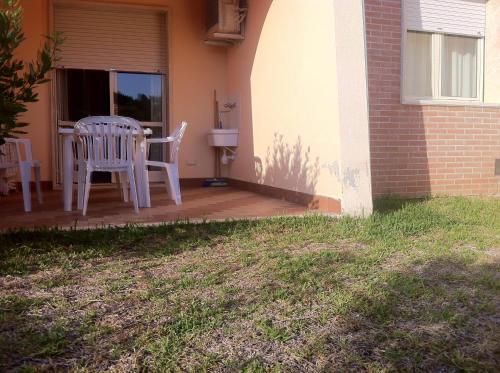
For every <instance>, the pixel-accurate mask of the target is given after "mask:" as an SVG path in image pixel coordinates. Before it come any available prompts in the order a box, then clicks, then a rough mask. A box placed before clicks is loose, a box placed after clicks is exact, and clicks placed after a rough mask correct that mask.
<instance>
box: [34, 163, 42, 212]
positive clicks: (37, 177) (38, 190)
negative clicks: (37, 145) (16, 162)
mask: <svg viewBox="0 0 500 373" xmlns="http://www.w3.org/2000/svg"><path fill="white" fill-rule="evenodd" d="M35 184H36V195H37V197H38V203H39V204H40V205H41V204H42V203H43V196H42V186H41V185H40V166H39V165H36V166H35Z"/></svg>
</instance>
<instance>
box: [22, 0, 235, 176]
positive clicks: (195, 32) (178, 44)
mask: <svg viewBox="0 0 500 373" xmlns="http://www.w3.org/2000/svg"><path fill="white" fill-rule="evenodd" d="M49 1H50V0H23V2H22V4H23V7H24V20H25V22H24V31H25V33H26V37H27V40H26V41H25V42H24V44H23V46H22V48H21V50H20V57H22V58H23V59H33V58H34V57H35V54H36V50H37V47H39V46H40V45H41V44H42V43H43V37H42V35H47V34H48V33H49ZM81 1H87V0H81ZM87 2H90V1H87ZM92 2H96V1H92ZM100 2H102V3H117V4H133V5H144V6H156V7H165V8H167V9H168V11H169V21H170V24H169V32H170V46H169V66H170V76H169V80H170V106H169V109H170V126H171V128H172V127H173V126H176V125H177V124H178V123H179V122H180V121H181V120H187V121H188V123H189V127H188V130H187V132H186V135H185V139H184V141H183V145H182V147H181V154H180V175H181V177H183V178H192V177H208V176H212V175H213V163H214V162H213V152H212V150H211V149H210V148H209V147H208V146H207V143H206V133H207V131H208V129H209V128H211V127H212V126H213V103H212V100H213V90H214V89H217V91H218V92H219V94H220V95H221V96H223V95H225V94H226V86H227V80H226V76H227V74H226V50H225V49H224V48H216V47H210V46H207V45H205V44H204V43H203V31H204V25H205V21H204V1H203V0H101V1H100ZM38 92H39V93H40V101H39V102H37V103H35V104H32V105H30V106H29V111H28V113H27V114H26V116H25V119H26V121H28V122H29V123H30V126H29V127H28V132H29V134H28V137H30V138H31V139H32V142H33V148H34V153H35V156H36V157H37V158H38V159H40V160H41V162H42V179H43V180H52V159H51V158H52V150H51V148H52V137H51V136H52V135H51V131H53V130H54V129H55V126H54V125H53V124H51V119H50V118H51V114H50V113H51V106H50V85H45V86H43V87H40V88H39V90H38ZM188 163H189V164H190V165H188Z"/></svg>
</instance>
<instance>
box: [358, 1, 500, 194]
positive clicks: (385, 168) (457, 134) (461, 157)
mask: <svg viewBox="0 0 500 373" xmlns="http://www.w3.org/2000/svg"><path fill="white" fill-rule="evenodd" d="M365 12H366V32H367V46H368V88H369V104H370V138H371V139H370V144H371V157H372V188H373V194H374V196H382V195H389V194H396V195H402V196H408V197H412V196H422V195H429V194H434V195H436V194H438V195H440V194H449V195H458V194H464V195H467V194H500V177H499V176H494V163H495V158H500V108H492V107H472V106H434V105H432V106H431V105H429V106H416V105H402V104H401V103H400V78H401V77H400V71H401V70H400V68H401V1H400V0H365Z"/></svg>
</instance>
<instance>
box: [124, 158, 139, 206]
mask: <svg viewBox="0 0 500 373" xmlns="http://www.w3.org/2000/svg"><path fill="white" fill-rule="evenodd" d="M127 174H128V179H129V183H130V197H131V198H132V202H133V203H134V210H135V212H136V213H137V212H139V202H138V201H137V188H136V185H135V177H134V169H133V168H132V167H129V168H128V169H127Z"/></svg>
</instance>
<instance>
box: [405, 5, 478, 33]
mask: <svg viewBox="0 0 500 373" xmlns="http://www.w3.org/2000/svg"><path fill="white" fill-rule="evenodd" d="M404 22H405V27H406V29H407V30H414V31H428V32H442V33H449V34H459V35H467V36H484V32H485V27H486V0H404Z"/></svg>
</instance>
